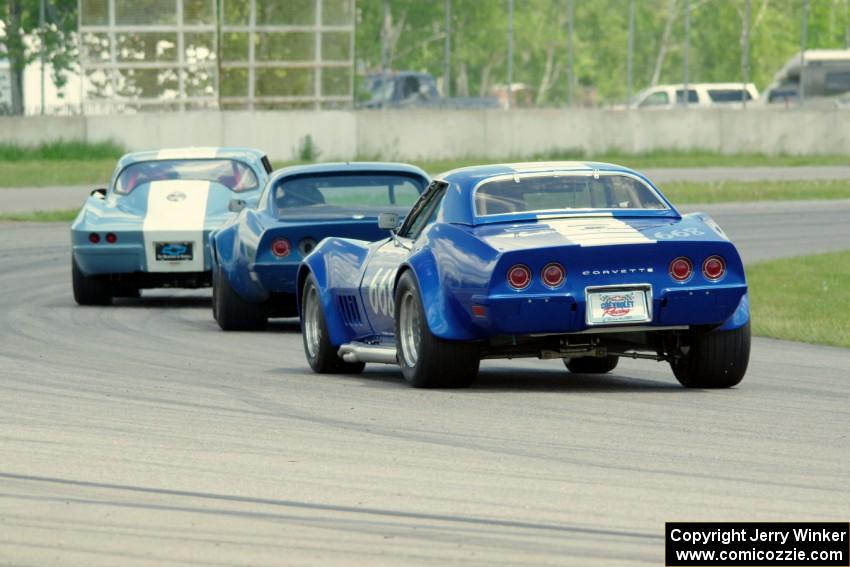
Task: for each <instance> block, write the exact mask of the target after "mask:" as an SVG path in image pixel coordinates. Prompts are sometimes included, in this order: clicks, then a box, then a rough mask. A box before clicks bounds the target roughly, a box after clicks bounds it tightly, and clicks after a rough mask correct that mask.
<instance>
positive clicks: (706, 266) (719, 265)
mask: <svg viewBox="0 0 850 567" xmlns="http://www.w3.org/2000/svg"><path fill="white" fill-rule="evenodd" d="M702 275H704V276H705V279H707V280H711V281H714V282H716V281H717V280H719V279H721V278H722V277H723V276H725V275H726V261H725V260H723V258H721V257H720V256H709V257H708V258H706V259H705V261H704V262H703V263H702Z"/></svg>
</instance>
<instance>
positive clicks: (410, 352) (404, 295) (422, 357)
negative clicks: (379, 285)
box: [395, 271, 481, 388]
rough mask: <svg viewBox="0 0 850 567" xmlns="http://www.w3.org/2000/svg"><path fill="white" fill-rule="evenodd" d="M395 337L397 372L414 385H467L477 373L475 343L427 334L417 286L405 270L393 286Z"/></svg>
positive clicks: (478, 361)
mask: <svg viewBox="0 0 850 567" xmlns="http://www.w3.org/2000/svg"><path fill="white" fill-rule="evenodd" d="M395 336H396V348H397V349H398V354H397V356H398V363H399V366H401V372H402V374H403V375H404V379H405V380H407V381H408V382H409V383H410V385H411V386H413V387H415V388H468V387H469V386H470V385H471V384H472V381H473V380H474V379H475V376H476V375H477V374H478V366H479V364H480V362H481V360H480V354H479V349H478V345H476V344H475V343H468V342H460V341H446V340H443V339H441V338H439V337H435V336H434V335H433V334H431V330H430V329H429V328H428V321H427V320H426V319H425V310H424V309H423V308H422V299H421V295H420V293H419V287H418V286H417V284H416V279H415V278H414V277H413V275H412V274H411V272H409V271H408V272H405V273H404V274H402V276H401V279H400V280H399V283H398V288H397V289H396V295H395Z"/></svg>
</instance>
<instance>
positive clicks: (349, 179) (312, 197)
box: [274, 172, 425, 217]
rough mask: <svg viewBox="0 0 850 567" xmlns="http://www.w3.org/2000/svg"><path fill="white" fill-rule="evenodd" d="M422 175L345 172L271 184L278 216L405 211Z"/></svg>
mask: <svg viewBox="0 0 850 567" xmlns="http://www.w3.org/2000/svg"><path fill="white" fill-rule="evenodd" d="M424 188H425V179H422V178H421V177H418V176H412V175H406V174H401V173H399V174H375V173H368V172H364V173H360V174H345V175H317V176H308V177H295V178H285V179H283V180H281V181H279V182H278V183H277V184H276V185H275V187H274V206H275V210H276V211H277V216H278V217H287V216H305V215H306V216H315V214H316V213H319V214H322V215H323V216H324V215H345V216H350V215H352V214H361V215H369V216H377V214H378V213H379V212H398V213H406V212H407V211H408V209H410V207H411V205H413V203H415V202H416V199H418V198H419V194H420V193H422V191H423V189H424Z"/></svg>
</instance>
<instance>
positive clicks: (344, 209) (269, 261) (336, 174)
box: [210, 163, 429, 330]
mask: <svg viewBox="0 0 850 567" xmlns="http://www.w3.org/2000/svg"><path fill="white" fill-rule="evenodd" d="M428 181H429V180H428V175H427V174H426V173H425V172H424V171H422V170H421V169H419V168H418V167H414V166H412V165H404V164H395V163H327V164H319V165H305V166H296V167H289V168H286V169H281V170H280V171H277V172H275V173H274V175H273V176H272V177H271V179H270V180H269V182H268V184H267V185H266V188H265V189H264V191H263V193H262V195H261V196H260V199H259V204H258V206H257V207H256V208H250V207H244V206H243V204H242V203H239V202H236V203H234V208H242V209H243V210H242V211H241V212H240V213H239V215H238V216H237V217H235V218H233V219H232V220H231V221H230V222H228V223H227V224H225V225H224V226H222V227H221V228H219V229H218V230H217V231H215V232H214V233H213V234H212V235H211V237H210V241H211V245H212V261H213V275H214V277H213V316H214V317H215V319H216V321H218V324H219V326H220V327H221V328H222V329H224V330H250V329H257V328H260V327H262V326H263V325H265V324H266V321H267V319H268V318H269V317H292V316H296V315H297V313H298V312H297V310H296V305H295V280H296V273H297V271H298V265H299V263H300V262H301V260H302V259H304V258H305V257H308V256H309V254H310V252H311V251H312V250H313V248H315V247H316V245H317V244H318V243H319V242H321V241H322V240H323V239H325V238H326V237H329V236H335V237H339V238H343V239H344V238H354V239H358V240H362V241H370V240H377V239H379V238H383V237H384V235H385V231H383V230H380V229H379V228H378V225H377V219H378V214H379V213H382V212H388V213H392V214H393V215H396V216H397V217H399V218H402V217H404V215H405V214H406V213H407V211H408V210H409V209H410V206H411V205H412V204H413V203H414V202H416V200H417V199H418V198H419V195H420V194H421V193H422V191H423V190H424V189H425V187H426V186H427V185H428Z"/></svg>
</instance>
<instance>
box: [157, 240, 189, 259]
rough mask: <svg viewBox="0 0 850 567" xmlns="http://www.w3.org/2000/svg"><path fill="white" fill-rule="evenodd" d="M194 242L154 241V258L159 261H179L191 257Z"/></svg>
mask: <svg viewBox="0 0 850 567" xmlns="http://www.w3.org/2000/svg"><path fill="white" fill-rule="evenodd" d="M193 245H194V242H155V243H154V247H155V250H156V259H157V261H159V262H180V261H186V260H191V259H192V258H193V254H192V248H193Z"/></svg>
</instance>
